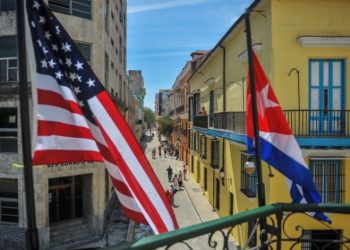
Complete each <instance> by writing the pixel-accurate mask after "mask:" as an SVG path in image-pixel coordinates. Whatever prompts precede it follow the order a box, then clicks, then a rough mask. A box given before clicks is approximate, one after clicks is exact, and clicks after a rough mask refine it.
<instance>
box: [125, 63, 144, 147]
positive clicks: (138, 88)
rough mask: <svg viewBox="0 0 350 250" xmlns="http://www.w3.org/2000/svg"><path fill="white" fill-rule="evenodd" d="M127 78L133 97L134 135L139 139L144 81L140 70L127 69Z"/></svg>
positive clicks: (140, 134) (141, 128)
mask: <svg viewBox="0 0 350 250" xmlns="http://www.w3.org/2000/svg"><path fill="white" fill-rule="evenodd" d="M128 79H129V84H128V86H129V89H130V92H131V95H132V96H133V98H134V99H135V112H134V114H135V118H134V122H135V129H134V131H135V136H136V138H137V139H138V140H139V141H140V139H141V136H142V134H143V132H144V131H143V108H144V99H145V95H146V89H145V83H144V80H143V76H142V71H141V70H129V71H128Z"/></svg>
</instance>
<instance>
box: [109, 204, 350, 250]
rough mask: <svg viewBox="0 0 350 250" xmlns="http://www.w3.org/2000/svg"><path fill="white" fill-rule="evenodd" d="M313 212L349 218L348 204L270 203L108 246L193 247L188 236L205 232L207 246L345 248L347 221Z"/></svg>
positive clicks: (121, 248)
mask: <svg viewBox="0 0 350 250" xmlns="http://www.w3.org/2000/svg"><path fill="white" fill-rule="evenodd" d="M314 212H323V213H327V214H330V213H332V218H334V220H335V216H340V215H342V221H349V219H350V216H349V214H350V204H321V205H313V204H281V203H278V204H271V205H267V206H264V207H260V208H256V209H252V210H248V211H244V212H240V213H238V214H235V215H231V216H228V217H224V218H220V219H216V220H213V221H209V222H204V223H200V224H197V225H193V226H189V227H185V228H182V229H179V230H176V231H172V232H169V233H166V234H160V235H155V236H149V237H145V238H142V239H140V240H138V241H135V242H132V243H126V244H123V245H119V246H117V247H110V248H108V249H109V250H117V249H118V250H124V249H133V250H137V249H140V250H141V249H156V248H158V247H166V248H165V249H179V248H178V247H181V249H194V248H193V247H192V246H191V241H188V240H189V239H192V238H198V237H201V240H203V238H202V237H203V235H207V236H208V238H207V240H208V241H207V244H208V248H207V249H218V246H219V245H220V246H221V247H220V248H221V249H261V248H262V247H265V249H277V250H281V249H300V248H301V249H349V247H350V235H349V234H350V232H349V227H348V226H347V224H346V223H343V224H342V226H340V224H339V223H338V225H336V226H332V224H331V225H329V224H325V223H324V222H320V221H317V220H315V219H313V218H312V217H311V216H310V215H309V214H312V213H314ZM262 221H265V222H267V223H266V224H267V225H266V226H265V228H264V230H261V228H260V227H261V224H262ZM235 230H241V235H242V234H244V235H246V237H245V238H246V239H247V241H245V242H240V248H239V247H238V246H237V244H236V243H234V242H232V241H231V240H232V237H231V233H232V232H234V231H235ZM243 230H244V231H243ZM248 230H249V231H248ZM259 232H262V233H263V232H265V233H264V234H266V235H265V236H266V237H262V238H266V239H267V240H266V241H265V242H262V241H260V240H259V237H258V236H259ZM322 232H323V235H322V237H320V233H322ZM262 233H261V234H260V236H262ZM232 244H233V245H234V246H232ZM229 245H231V247H230V248H229ZM173 246H174V248H172V247H173Z"/></svg>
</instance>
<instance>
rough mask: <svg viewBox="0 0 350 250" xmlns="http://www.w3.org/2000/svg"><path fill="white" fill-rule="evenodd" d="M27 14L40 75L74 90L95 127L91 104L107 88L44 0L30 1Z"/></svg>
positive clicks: (85, 113) (28, 0) (86, 115)
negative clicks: (92, 99)
mask: <svg viewBox="0 0 350 250" xmlns="http://www.w3.org/2000/svg"><path fill="white" fill-rule="evenodd" d="M27 13H28V21H29V26H30V28H31V34H32V40H33V47H34V51H35V59H36V62H37V72H38V73H41V74H45V75H50V76H52V77H53V78H55V79H56V80H57V82H58V84H60V85H64V86H67V87H69V88H71V89H72V90H73V91H74V93H75V95H76V97H77V100H78V102H79V105H80V107H81V109H82V111H83V112H84V115H85V117H86V118H87V119H88V120H89V121H90V122H93V123H95V122H94V120H93V115H92V112H91V110H90V108H89V106H88V104H87V100H88V99H90V98H91V97H94V96H96V95H97V94H98V93H100V92H102V91H104V90H105V89H104V87H103V86H102V84H101V83H100V82H99V80H98V79H97V77H96V76H95V74H94V72H93V71H92V70H91V68H90V65H89V64H88V63H87V62H86V60H85V59H84V58H83V56H82V54H81V52H80V51H79V49H78V48H77V47H76V46H75V44H74V42H73V41H72V39H71V38H70V37H69V35H68V33H67V32H66V31H65V29H64V28H63V27H62V25H61V24H60V23H59V21H58V20H57V19H56V17H55V16H54V15H53V14H52V12H51V11H50V10H49V8H48V7H47V6H46V5H45V4H44V3H43V1H42V0H36V1H33V0H27Z"/></svg>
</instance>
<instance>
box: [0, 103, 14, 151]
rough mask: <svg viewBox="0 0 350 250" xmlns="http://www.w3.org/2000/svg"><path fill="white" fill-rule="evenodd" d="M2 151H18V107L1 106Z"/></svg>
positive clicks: (0, 131)
mask: <svg viewBox="0 0 350 250" xmlns="http://www.w3.org/2000/svg"><path fill="white" fill-rule="evenodd" d="M0 152H4V153H15V152H17V109H16V108H0Z"/></svg>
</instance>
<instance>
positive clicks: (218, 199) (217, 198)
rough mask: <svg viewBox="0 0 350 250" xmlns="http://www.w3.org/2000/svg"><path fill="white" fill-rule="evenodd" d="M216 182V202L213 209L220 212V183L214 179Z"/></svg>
mask: <svg viewBox="0 0 350 250" xmlns="http://www.w3.org/2000/svg"><path fill="white" fill-rule="evenodd" d="M215 181H216V200H215V208H216V209H217V210H220V181H219V180H218V179H216V178H215Z"/></svg>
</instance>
